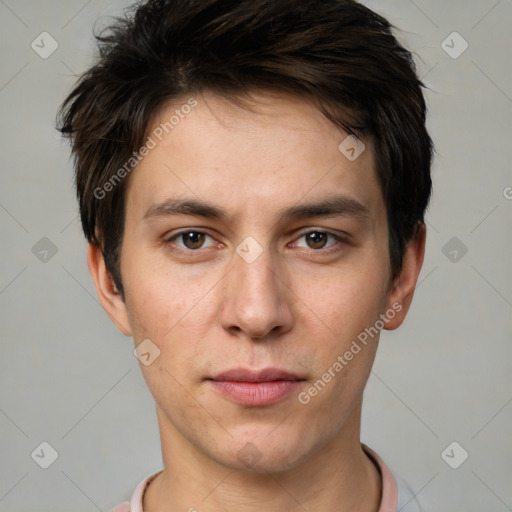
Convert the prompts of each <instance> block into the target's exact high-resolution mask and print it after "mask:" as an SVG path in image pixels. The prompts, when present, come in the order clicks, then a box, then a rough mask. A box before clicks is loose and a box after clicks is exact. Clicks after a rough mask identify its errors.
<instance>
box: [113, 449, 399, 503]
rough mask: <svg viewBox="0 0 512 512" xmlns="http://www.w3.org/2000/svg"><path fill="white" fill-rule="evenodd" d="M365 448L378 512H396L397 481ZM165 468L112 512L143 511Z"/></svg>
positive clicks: (139, 486) (376, 457) (143, 482)
mask: <svg viewBox="0 0 512 512" xmlns="http://www.w3.org/2000/svg"><path fill="white" fill-rule="evenodd" d="M361 446H362V448H363V450H364V451H365V452H366V453H367V455H368V456H369V457H370V459H372V460H373V462H374V463H375V465H376V466H377V468H378V470H379V471H380V474H381V477H382V497H381V501H380V507H379V510H378V512H396V511H397V505H398V489H397V484H396V481H395V479H394V477H393V475H392V473H391V471H390V470H389V468H388V467H387V466H386V464H385V463H384V461H383V460H382V459H381V458H380V457H379V455H377V453H375V452H374V451H373V450H372V449H371V448H369V447H368V446H366V445H365V444H364V443H361ZM162 471H163V470H162V469H161V470H159V471H156V472H155V473H152V474H151V475H149V476H147V477H146V478H145V479H144V480H143V481H142V482H141V483H140V484H139V485H138V486H137V487H136V489H135V491H134V493H133V494H132V497H131V500H130V501H129V502H128V501H125V502H123V503H121V504H119V505H118V506H117V507H116V508H114V509H113V510H112V512H143V510H142V497H143V496H144V492H145V490H146V488H147V487H148V485H149V483H150V482H151V480H153V479H154V478H155V477H156V476H157V475H158V474H159V473H161V472H162Z"/></svg>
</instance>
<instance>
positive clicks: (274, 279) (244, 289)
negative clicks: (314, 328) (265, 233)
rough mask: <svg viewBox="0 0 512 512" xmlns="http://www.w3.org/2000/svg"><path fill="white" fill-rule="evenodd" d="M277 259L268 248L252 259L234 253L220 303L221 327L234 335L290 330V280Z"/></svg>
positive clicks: (257, 336) (254, 336) (266, 334)
mask: <svg viewBox="0 0 512 512" xmlns="http://www.w3.org/2000/svg"><path fill="white" fill-rule="evenodd" d="M276 258H277V257H275V258H274V257H273V256H272V255H271V254H270V253H269V250H268V249H267V248H265V249H264V250H263V252H262V253H261V254H260V255H259V256H258V257H257V258H256V259H255V260H254V261H251V262H249V260H245V259H244V258H243V257H241V256H239V254H234V255H233V261H232V267H231V269H230V271H229V272H228V273H227V275H226V276H225V279H224V280H223V281H224V286H223V297H222V306H221V323H222V326H223V328H224V329H226V330H227V331H229V332H230V333H231V334H232V335H235V336H241V335H245V337H247V338H250V339H262V338H268V337H269V336H271V335H272V336H274V335H275V336H277V335H279V334H283V333H285V332H287V331H289V330H290V329H291V326H292V321H293V315H292V310H291V304H290V298H291V295H290V294H291V291H290V290H289V285H288V286H287V281H289V279H288V277H287V275H285V269H284V268H283V266H282V265H281V264H280V263H279V262H278V261H276Z"/></svg>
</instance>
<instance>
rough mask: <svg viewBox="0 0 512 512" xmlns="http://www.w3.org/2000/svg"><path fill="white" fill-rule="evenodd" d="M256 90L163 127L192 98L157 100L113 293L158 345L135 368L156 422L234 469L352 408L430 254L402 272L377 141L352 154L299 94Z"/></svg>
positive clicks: (326, 426) (306, 444)
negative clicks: (250, 104) (394, 261)
mask: <svg viewBox="0 0 512 512" xmlns="http://www.w3.org/2000/svg"><path fill="white" fill-rule="evenodd" d="M187 99H188V98H185V99H184V100H183V103H182V104H186V103H187ZM253 99H254V101H255V104H254V105H255V107H254V109H256V110H257V112H252V111H248V110H244V109H241V108H239V107H237V106H235V105H233V104H232V103H230V102H228V101H227V100H224V99H221V98H219V97H217V96H215V95H211V94H210V95H208V94H207V95H204V96H200V97H196V100H197V105H195V106H194V107H193V108H191V109H188V108H187V109H184V110H182V112H188V113H187V114H186V115H183V114H182V116H180V119H179V123H177V124H176V125H175V126H173V129H172V130H168V131H169V133H168V134H166V133H165V131H164V132H163V134H162V133H161V132H162V130H161V129H160V130H159V128H158V127H159V126H160V125H161V123H165V122H166V121H168V120H169V119H170V118H171V116H172V115H173V114H174V113H175V111H176V109H179V108H180V104H178V105H176V104H174V105H173V106H172V107H168V108H162V109H161V111H160V112H159V113H158V115H157V116H156V118H155V119H154V121H153V126H152V127H151V129H150V132H152V133H157V134H159V137H160V138H161V139H162V140H161V141H160V140H159V139H158V137H156V136H154V135H153V139H154V140H155V142H157V144H156V145H155V147H154V148H152V149H151V150H150V151H149V152H148V154H147V155H146V156H145V157H144V159H143V160H142V161H141V163H140V164H139V165H138V166H137V168H136V169H135V170H134V171H133V172H132V174H131V176H130V181H129V185H128V189H127V196H126V219H125V231H124V239H123V244H122V251H121V275H122V280H123V284H124V289H125V293H126V297H125V302H123V301H122V300H121V299H120V298H119V297H115V296H114V295H111V298H110V299H105V292H103V295H104V296H103V298H102V302H103V304H104V306H105V308H106V309H107V312H108V313H109V315H110V316H111V318H112V319H113V320H114V322H115V323H116V324H117V325H118V326H119V328H120V329H121V330H122V331H123V332H125V333H126V334H129V335H132V336H133V337H134V340H135V345H137V346H138V345H139V344H140V343H141V342H142V341H143V340H150V342H147V341H146V342H145V343H150V345H148V346H150V347H152V348H151V350H150V352H151V353H152V354H153V353H158V351H159V355H158V357H157V358H156V359H154V361H152V362H151V364H149V365H147V366H146V365H145V364H141V365H140V367H141V370H142V372H143V375H144V378H145V380H146V382H147V385H148V387H149V390H150V391H151V393H152V395H153V397H154V398H155V401H156V405H157V410H158V416H159V423H160V429H161V434H162V431H163V432H164V433H165V435H166V436H167V438H168V439H170V440H172V442H174V443H177V444H179V445H181V446H187V447H188V448H189V449H190V450H193V451H195V452H197V453H198V454H200V456H202V457H207V458H208V459H210V460H213V461H216V462H218V463H220V464H223V465H224V466H228V467H231V468H237V469H240V468H244V467H247V464H248V463H250V464H252V467H253V469H254V470H256V471H264V470H265V471H270V470H275V471H277V470H284V469H288V468H292V467H294V466H296V465H298V464H299V463H301V462H302V461H304V460H306V459H307V458H308V457H310V456H312V455H313V454H314V453H317V452H318V451H319V450H321V449H322V448H323V447H326V446H328V445H329V444H331V443H335V442H336V440H337V439H339V438H340V436H341V435H342V432H343V431H344V429H346V428H348V427H347V424H348V422H349V421H353V415H354V414H355V411H357V408H358V406H359V405H360V403H361V398H362V393H363V389H364V387H365V384H366V381H367V379H368V376H369V373H370V370H371V366H372V363H373V359H374V356H375V351H376V349H377V342H378V333H377V334H376V332H377V331H380V329H381V328H382V327H384V328H388V329H393V328H395V327H397V326H398V325H399V324H400V322H401V321H402V319H403V316H404V315H405V311H406V309H407V307H408V301H409V299H410V295H411V293H412V292H411V290H412V289H413V287H414V286H413V285H414V282H415V279H416V277H417V274H418V273H419V267H420V266H421V261H420V260H421V257H422V254H421V255H419V254H420V253H421V247H420V248H419V249H418V248H416V249H414V250H413V252H412V253H411V254H412V257H411V258H409V259H408V257H407V255H406V259H405V263H404V265H405V267H404V268H406V269H407V268H409V269H412V270H411V272H410V273H409V274H410V275H411V276H412V277H410V278H408V275H409V274H408V275H405V276H403V279H402V281H401V283H400V284H399V285H396V286H390V260H389V251H388V226H387V219H386V208H385V204H384V201H383V197H382V192H381V190H380V187H379V184H378V181H377V175H376V172H375V166H374V155H373V149H372V146H371V142H370V141H369V140H367V141H364V142H365V150H364V151H363V152H362V153H361V154H360V156H358V157H357V158H356V159H355V160H354V159H353V158H351V159H349V158H347V156H346V155H347V154H348V155H349V156H353V155H352V154H351V152H350V147H349V148H348V149H349V151H348V153H347V152H345V154H344V153H343V152H342V151H340V149H339V146H340V144H341V143H343V141H344V140H345V139H346V138H347V133H344V132H343V131H341V130H340V129H338V128H336V127H334V126H333V125H332V124H331V123H330V122H329V121H328V120H326V119H325V118H324V117H323V115H322V114H321V113H320V112H318V111H317V110H316V109H315V108H314V107H313V106H311V105H309V104H308V103H306V102H305V101H304V100H301V99H298V98H293V97H288V96H284V95H277V94H273V95H271V94H270V93H265V94H260V95H257V96H253ZM189 110H190V111H189ZM155 129H156V130H157V131H156V132H154V131H153V130H155ZM348 142H350V140H349V141H347V142H345V144H347V143H348ZM352 146H353V144H352ZM343 147H345V146H343ZM356 150H357V148H356ZM418 255H419V256H418ZM94 261H95V260H94V256H91V255H90V266H91V267H94V266H95V263H94ZM409 261H410V262H413V263H411V265H409V266H407V265H408V262H409ZM97 268H99V264H98V265H97ZM92 272H93V277H95V281H96V283H97V286H99V287H100V288H101V284H98V283H99V281H101V279H100V278H99V277H98V272H95V270H94V268H93V269H92ZM106 293H107V295H108V292H106ZM365 333H366V337H365ZM369 333H370V334H369ZM363 340H364V341H363ZM150 358H152V356H150ZM272 369H273V370H272ZM244 370H245V371H246V373H244ZM261 370H267V373H265V372H264V373H259V372H260V371H261ZM229 371H233V372H234V373H232V374H230V375H227V376H222V375H220V374H222V373H224V372H229ZM251 377H252V379H251ZM250 380H256V381H257V380H260V381H262V380H263V381H267V382H251V383H249V382H248V381H250ZM270 381H272V382H270ZM351 418H352V420H351Z"/></svg>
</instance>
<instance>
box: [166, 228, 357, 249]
mask: <svg viewBox="0 0 512 512" xmlns="http://www.w3.org/2000/svg"><path fill="white" fill-rule="evenodd" d="M188 233H199V234H202V235H206V236H209V237H210V238H211V239H213V237H212V236H211V235H209V234H208V233H206V232H204V231H199V230H194V229H186V230H183V231H180V232H178V233H175V234H174V235H172V236H171V237H169V238H167V239H165V242H166V243H168V244H170V243H171V242H172V243H173V241H174V240H176V239H177V238H179V237H180V236H182V235H185V234H188ZM311 233H320V234H324V235H327V236H331V237H333V238H334V239H335V240H336V241H337V243H335V244H333V245H331V246H329V247H327V248H321V249H312V248H306V249H307V250H309V251H312V252H315V253H322V254H331V253H332V252H336V251H339V250H340V247H338V245H339V244H340V242H341V243H342V244H348V243H349V242H348V240H347V239H346V238H344V237H341V236H339V235H335V234H334V233H331V232H330V231H324V230H321V229H311V230H309V231H305V232H304V233H301V234H300V235H299V236H298V237H297V238H296V239H295V240H299V239H301V238H303V237H305V236H306V235H309V234H311ZM295 240H294V241H295ZM173 245H175V248H173V250H175V251H178V252H184V253H193V252H199V251H200V250H201V249H204V248H203V247H200V248H198V249H189V248H183V247H179V246H176V244H174V243H173ZM301 248H302V249H304V247H301Z"/></svg>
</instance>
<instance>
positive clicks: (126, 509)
mask: <svg viewBox="0 0 512 512" xmlns="http://www.w3.org/2000/svg"><path fill="white" fill-rule="evenodd" d="M111 512H130V502H129V501H123V503H120V504H119V505H117V507H114V508H113V509H112V510H111Z"/></svg>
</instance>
